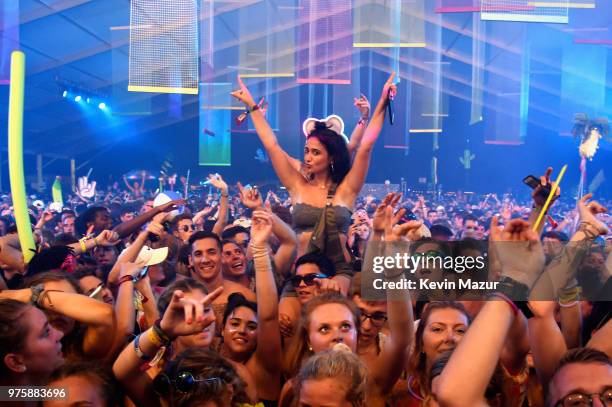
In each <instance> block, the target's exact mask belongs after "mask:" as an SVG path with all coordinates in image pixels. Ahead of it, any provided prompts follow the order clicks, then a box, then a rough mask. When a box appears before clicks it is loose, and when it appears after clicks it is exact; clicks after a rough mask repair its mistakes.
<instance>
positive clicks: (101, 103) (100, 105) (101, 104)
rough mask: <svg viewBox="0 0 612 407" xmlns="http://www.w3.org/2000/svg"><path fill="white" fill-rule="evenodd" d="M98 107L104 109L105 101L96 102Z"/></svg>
mask: <svg viewBox="0 0 612 407" xmlns="http://www.w3.org/2000/svg"><path fill="white" fill-rule="evenodd" d="M98 109H100V110H104V109H106V103H104V102H100V103H99V104H98Z"/></svg>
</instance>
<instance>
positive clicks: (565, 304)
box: [559, 300, 580, 308]
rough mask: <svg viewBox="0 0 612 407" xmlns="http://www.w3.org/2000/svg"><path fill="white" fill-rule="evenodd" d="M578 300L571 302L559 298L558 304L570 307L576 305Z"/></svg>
mask: <svg viewBox="0 0 612 407" xmlns="http://www.w3.org/2000/svg"><path fill="white" fill-rule="evenodd" d="M579 302H580V301H578V300H575V301H573V302H561V300H559V306H560V307H563V308H572V307H575V306H576V305H578V303H579Z"/></svg>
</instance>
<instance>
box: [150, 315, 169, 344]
mask: <svg viewBox="0 0 612 407" xmlns="http://www.w3.org/2000/svg"><path fill="white" fill-rule="evenodd" d="M153 330H155V334H156V335H157V336H159V339H160V340H161V341H162V343H163V344H164V345H166V346H169V345H170V343H172V339H170V336H168V334H167V333H165V332H164V330H163V329H162V328H161V318H160V319H158V320H157V321H155V323H154V324H153Z"/></svg>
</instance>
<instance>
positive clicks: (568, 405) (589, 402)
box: [555, 387, 612, 407]
mask: <svg viewBox="0 0 612 407" xmlns="http://www.w3.org/2000/svg"><path fill="white" fill-rule="evenodd" d="M595 398H599V402H600V403H601V404H602V405H603V406H605V407H612V387H608V388H607V389H605V390H604V391H602V392H601V393H599V394H597V393H595V394H585V393H578V392H576V393H571V394H568V395H567V396H565V397H563V398H562V399H561V400H559V401H557V403H556V404H555V407H592V406H593V405H594V404H593V400H594V399H595Z"/></svg>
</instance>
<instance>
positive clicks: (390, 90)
mask: <svg viewBox="0 0 612 407" xmlns="http://www.w3.org/2000/svg"><path fill="white" fill-rule="evenodd" d="M394 79H395V71H393V72H391V75H389V78H388V79H387V82H385V85H384V86H383V90H382V95H380V98H381V99H382V100H385V101H387V100H389V99H393V98H394V97H395V95H396V94H397V86H395V84H394V83H393V80H394Z"/></svg>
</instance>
